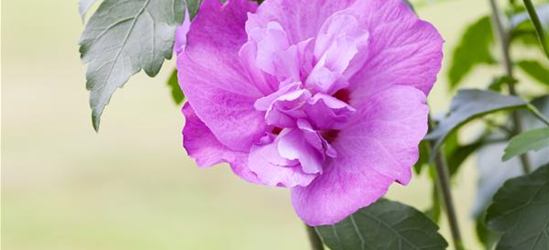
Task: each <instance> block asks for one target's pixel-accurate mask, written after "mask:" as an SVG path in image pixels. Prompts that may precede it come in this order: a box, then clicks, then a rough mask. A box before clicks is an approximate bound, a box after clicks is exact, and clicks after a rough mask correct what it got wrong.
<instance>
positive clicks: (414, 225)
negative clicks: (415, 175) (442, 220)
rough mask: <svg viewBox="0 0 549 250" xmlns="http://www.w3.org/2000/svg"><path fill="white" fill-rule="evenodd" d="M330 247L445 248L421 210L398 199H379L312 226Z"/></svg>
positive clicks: (345, 249)
mask: <svg viewBox="0 0 549 250" xmlns="http://www.w3.org/2000/svg"><path fill="white" fill-rule="evenodd" d="M316 230H317V232H318V233H319V235H320V236H321V238H322V239H323V241H324V243H325V244H326V245H327V246H328V247H330V249H332V250H358V249H376V250H382V249H445V248H446V247H447V246H448V244H447V243H446V241H445V240H444V238H443V237H442V236H440V235H439V234H438V233H437V231H438V227H437V225H436V224H435V223H433V222H432V221H431V220H429V218H427V217H426V216H425V215H424V214H423V213H421V212H420V211H418V210H416V209H415V208H413V207H410V206H407V205H404V204H402V203H398V202H394V201H388V200H379V201H377V202H376V203H374V204H371V205H370V206H368V207H365V208H363V209H361V210H359V211H358V212H356V213H354V214H352V215H351V216H349V217H347V218H346V219H344V220H343V221H341V222H339V223H337V224H335V225H329V226H321V227H317V228H316Z"/></svg>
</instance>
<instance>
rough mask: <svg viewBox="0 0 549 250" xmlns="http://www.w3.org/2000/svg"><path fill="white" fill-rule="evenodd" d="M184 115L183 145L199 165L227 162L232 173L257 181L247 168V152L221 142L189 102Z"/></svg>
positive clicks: (253, 181)
mask: <svg viewBox="0 0 549 250" xmlns="http://www.w3.org/2000/svg"><path fill="white" fill-rule="evenodd" d="M182 112H183V115H185V127H184V128H183V146H184V147H185V149H186V150H187V153H188V154H189V156H191V157H192V158H193V159H195V160H196V163H197V164H198V166H200V167H211V166H213V165H215V164H219V163H223V162H227V163H229V165H230V166H231V168H232V169H233V171H234V173H235V174H236V175H238V176H240V177H241V178H242V179H244V180H246V181H249V182H252V183H259V180H258V179H257V176H256V175H255V174H254V173H253V172H252V171H251V170H250V169H249V168H248V154H246V153H242V152H236V151H233V150H231V149H229V148H227V147H226V146H224V145H223V144H221V143H220V142H219V141H218V140H217V138H215V136H214V135H213V134H212V132H211V131H210V130H209V129H208V127H206V125H205V124H204V123H203V122H202V121H201V120H200V119H199V118H198V116H196V113H195V112H194V110H193V108H192V107H191V105H190V104H189V103H185V106H183V109H182Z"/></svg>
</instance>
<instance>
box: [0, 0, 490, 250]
mask: <svg viewBox="0 0 549 250" xmlns="http://www.w3.org/2000/svg"><path fill="white" fill-rule="evenodd" d="M417 11H418V13H419V15H420V16H421V17H422V18H423V19H425V20H428V21H430V22H432V23H433V24H434V25H435V26H436V27H437V28H438V29H439V30H440V32H441V33H442V34H443V37H444V38H445V39H446V44H445V55H446V57H445V62H444V65H445V67H444V69H443V71H442V72H441V73H440V75H439V81H438V83H437V85H436V87H435V90H434V91H433V92H432V95H431V97H430V103H431V105H432V109H433V111H434V112H435V113H440V112H443V111H446V110H447V107H448V103H449V100H450V98H449V96H450V95H449V94H448V90H447V87H446V86H447V78H446V71H447V65H448V62H449V59H450V58H449V57H450V55H451V51H452V50H453V48H454V46H455V45H456V43H457V41H458V39H459V37H460V36H461V35H462V32H463V29H464V27H465V26H466V25H467V24H469V23H471V22H473V21H474V20H476V19H477V18H478V17H480V16H481V15H482V14H483V13H487V12H488V1H479V0H459V1H445V2H442V3H439V4H433V5H428V6H424V7H421V8H419V9H417ZM1 22H2V31H1V40H2V41H1V43H2V45H1V46H2V52H1V59H2V62H1V67H2V75H1V79H2V134H1V137H2V158H1V160H2V248H3V249H5V250H126V249H131V250H140V249H143V250H145V249H154V250H175V249H238V250H247V249H250V250H252V249H253V250H257V249H262V250H271V249H273V250H274V249H308V242H307V238H306V234H305V231H304V227H303V225H302V223H301V222H300V220H299V219H298V218H297V216H296V215H295V213H294V212H293V209H292V207H291V204H290V200H289V193H288V191H287V190H284V189H278V188H268V187H262V186H253V185H251V184H247V183H245V182H244V181H241V180H240V179H238V178H237V177H235V176H234V175H233V174H232V173H231V171H230V170H229V168H227V167H226V166H220V167H214V168H211V169H206V170H201V169H198V168H197V167H196V166H195V164H194V163H193V161H192V160H191V159H190V158H189V157H187V156H186V154H185V151H184V149H183V148H182V147H181V133H180V131H181V128H182V126H183V124H184V119H183V117H182V115H181V114H180V107H177V106H176V105H174V103H173V101H172V99H171V96H170V90H169V88H168V87H167V85H166V84H165V82H166V79H167V78H168V76H169V73H170V72H171V70H172V68H173V60H172V61H169V62H166V65H165V67H164V68H163V70H162V72H161V74H160V75H159V76H158V77H157V78H155V79H150V78H148V77H146V76H145V75H144V74H143V73H139V74H138V75H137V76H135V77H133V78H132V79H131V80H130V82H129V83H128V84H127V85H126V87H125V88H124V89H123V90H119V91H117V93H116V94H115V96H114V98H113V100H112V102H111V104H110V105H109V106H108V108H107V109H106V111H105V113H104V116H103V119H102V125H101V131H100V133H98V134H97V133H95V132H94V131H93V129H92V126H91V121H90V109H89V106H88V92H87V91H86V90H85V80H84V74H85V67H84V66H82V64H81V62H80V58H79V53H78V46H77V41H78V38H79V34H80V32H81V31H82V30H83V24H82V22H81V20H80V17H79V16H78V5H77V1H76V0H70V1H69V0H49V1H43V0H2V6H1ZM493 72H494V70H492V69H487V68H481V69H479V70H476V71H475V72H474V73H473V74H472V75H470V76H469V77H468V78H467V79H466V82H468V84H467V85H468V86H473V87H475V86H476V87H484V86H486V85H487V84H488V82H489V80H490V78H491V77H492V76H493V75H494V73H493ZM498 72H500V71H498ZM474 168H475V166H474V160H473V159H469V160H468V162H467V163H466V165H465V166H464V168H463V169H462V171H461V172H460V173H459V175H458V176H457V177H456V178H455V179H454V182H453V184H454V187H455V189H454V194H455V203H456V204H457V207H458V211H459V219H460V222H461V226H462V233H463V234H464V238H465V243H466V245H467V246H468V247H469V249H480V245H479V244H478V243H477V240H476V237H475V234H474V225H473V223H472V222H471V220H470V209H471V206H472V202H473V200H474V190H475V185H476V180H477V173H476V171H475V169H474ZM424 173H425V174H423V175H422V176H416V177H415V178H414V179H413V180H412V182H411V184H410V185H409V186H408V187H405V188H403V187H401V186H399V185H397V184H395V185H393V187H392V188H391V191H390V193H389V195H388V196H389V198H391V199H394V200H398V201H401V202H404V203H407V204H410V205H413V206H415V207H417V208H419V209H426V208H428V207H429V206H430V203H431V201H430V200H431V198H430V197H431V184H430V183H429V181H428V177H427V176H426V172H424ZM441 220H442V221H443V222H442V233H443V234H444V235H445V237H446V239H447V240H448V241H450V240H451V238H450V234H449V231H448V227H447V224H446V220H445V217H442V218H441Z"/></svg>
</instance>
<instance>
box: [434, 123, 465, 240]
mask: <svg viewBox="0 0 549 250" xmlns="http://www.w3.org/2000/svg"><path fill="white" fill-rule="evenodd" d="M428 124H429V129H430V130H433V129H434V128H435V126H436V125H435V123H434V122H433V121H432V120H431V115H429V117H428ZM425 142H426V143H427V149H428V153H429V155H431V154H436V155H435V161H434V165H435V173H436V187H437V189H438V190H440V192H439V194H440V196H442V202H443V204H444V210H445V211H446V215H447V217H448V224H449V225H450V231H451V233H452V239H453V243H454V248H455V250H464V249H465V248H464V247H463V240H462V238H461V231H460V229H459V223H458V220H457V214H456V209H455V207H454V200H453V198H452V191H451V189H450V172H449V170H448V165H447V164H446V161H445V155H444V152H443V150H442V149H440V148H439V149H438V151H434V150H437V149H435V148H433V147H432V145H431V143H430V142H429V141H425ZM429 165H430V166H432V164H429Z"/></svg>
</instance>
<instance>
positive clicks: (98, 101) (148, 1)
mask: <svg viewBox="0 0 549 250" xmlns="http://www.w3.org/2000/svg"><path fill="white" fill-rule="evenodd" d="M183 8H184V2H183V0H173V1H171V0H126V1H118V0H105V1H104V2H103V3H101V5H100V6H99V9H98V10H97V11H96V12H95V13H94V15H93V16H92V17H91V18H90V20H89V22H88V24H87V25H86V28H85V30H84V33H83V34H82V37H81V39H80V45H81V47H80V53H81V54H82V60H83V62H84V63H87V64H88V71H87V73H86V78H87V84H86V87H87V89H88V90H90V91H91V93H90V105H91V108H92V120H93V126H94V128H95V130H98V129H99V123H100V117H101V114H102V112H103V110H104V108H105V106H106V105H107V104H108V103H109V101H110V99H111V97H112V95H113V93H114V92H115V90H116V89H117V88H120V87H122V86H123V85H124V84H125V83H126V82H127V81H128V79H129V77H130V76H131V75H133V74H135V73H137V72H139V71H140V70H141V69H143V70H144V71H145V73H147V75H149V76H151V77H153V76H156V75H157V74H158V72H159V71H160V68H161V67H162V64H163V62H164V59H170V58H171V57H172V48H173V44H174V37H175V36H174V34H175V29H176V27H177V26H178V25H179V24H180V23H181V21H182V19H183Z"/></svg>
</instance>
